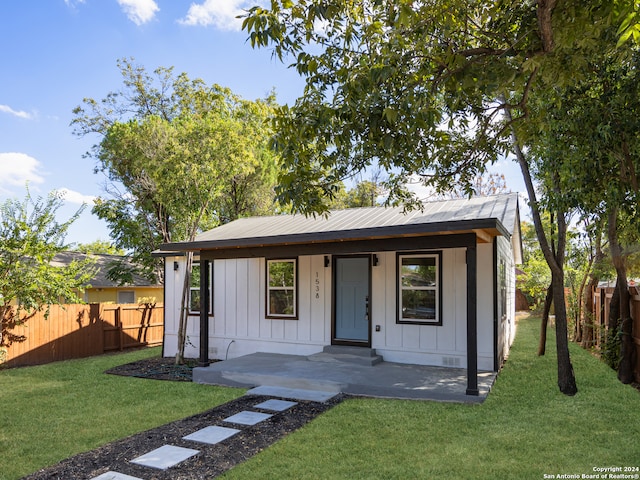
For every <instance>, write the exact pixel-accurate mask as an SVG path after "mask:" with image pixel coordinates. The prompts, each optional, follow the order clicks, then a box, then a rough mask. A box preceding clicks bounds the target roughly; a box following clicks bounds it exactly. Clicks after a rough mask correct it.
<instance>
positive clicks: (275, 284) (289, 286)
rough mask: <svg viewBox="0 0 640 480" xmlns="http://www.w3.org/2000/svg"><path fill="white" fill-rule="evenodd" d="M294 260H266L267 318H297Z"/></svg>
mask: <svg viewBox="0 0 640 480" xmlns="http://www.w3.org/2000/svg"><path fill="white" fill-rule="evenodd" d="M296 263H297V262H296V260H295V259H287V260H267V315H266V316H267V318H297V315H298V312H297V300H298V299H297V293H296V288H297V285H296V283H297V279H296V276H297V272H296V266H297V265H296Z"/></svg>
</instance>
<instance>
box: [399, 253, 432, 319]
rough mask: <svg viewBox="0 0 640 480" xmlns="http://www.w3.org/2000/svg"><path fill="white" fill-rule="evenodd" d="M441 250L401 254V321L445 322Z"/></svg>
mask: <svg viewBox="0 0 640 480" xmlns="http://www.w3.org/2000/svg"><path fill="white" fill-rule="evenodd" d="M441 264H442V253H441V252H435V253H408V254H398V258H397V265H398V320H397V321H398V323H415V324H425V325H442V291H441V284H442V271H441V270H442V268H441Z"/></svg>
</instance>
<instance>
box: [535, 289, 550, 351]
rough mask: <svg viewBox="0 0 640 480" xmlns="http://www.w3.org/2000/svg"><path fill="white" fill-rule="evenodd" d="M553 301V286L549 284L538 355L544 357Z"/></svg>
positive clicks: (541, 324) (543, 310)
mask: <svg viewBox="0 0 640 480" xmlns="http://www.w3.org/2000/svg"><path fill="white" fill-rule="evenodd" d="M552 303H553V287H552V286H551V285H549V287H548V288H547V295H546V296H545V297H544V306H543V307H542V320H541V321H540V342H539V343H538V356H539V357H542V356H543V355H544V354H545V353H546V352H547V327H548V326H549V313H550V312H551V304H552Z"/></svg>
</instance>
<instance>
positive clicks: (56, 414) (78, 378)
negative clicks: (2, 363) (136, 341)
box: [0, 348, 244, 480]
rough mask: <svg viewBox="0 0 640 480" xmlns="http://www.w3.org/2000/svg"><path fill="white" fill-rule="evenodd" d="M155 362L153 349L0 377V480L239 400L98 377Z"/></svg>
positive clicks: (221, 391)
mask: <svg viewBox="0 0 640 480" xmlns="http://www.w3.org/2000/svg"><path fill="white" fill-rule="evenodd" d="M158 355H160V349H159V348H152V349H146V350H138V351H134V352H129V353H123V354H112V355H103V356H99V357H92V358H88V359H81V360H72V361H66V362H57V363H52V364H49V365H42V366H37V367H25V368H16V369H8V370H0V480H9V479H17V478H20V477H22V476H24V475H27V474H29V473H32V472H34V471H36V470H38V469H40V468H42V467H45V466H48V465H52V464H55V463H57V462H58V461H60V460H63V459H65V458H67V457H70V456H72V455H74V454H76V453H79V452H83V451H87V450H91V449H92V448H95V447H97V446H100V445H103V444H105V443H108V442H111V441H113V440H117V439H120V438H124V437H126V436H129V435H131V434H133V433H137V432H141V431H144V430H147V429H150V428H153V427H156V426H158V425H162V424H165V423H168V422H170V421H173V420H176V419H180V418H184V417H187V416H189V415H193V414H195V413H198V412H202V411H205V410H208V409H210V408H213V407H215V406H216V405H219V404H221V403H225V402H227V401H229V400H231V399H233V398H236V397H238V396H240V395H242V394H243V393H244V391H243V390H239V389H231V388H218V387H212V386H205V385H198V384H194V383H189V382H167V381H159V380H145V379H140V378H132V377H121V376H116V375H106V374H104V373H103V372H104V371H105V370H107V369H109V368H111V367H114V366H116V365H121V364H124V363H129V362H132V361H135V360H139V359H141V358H146V357H150V356H158ZM69 480H71V479H69Z"/></svg>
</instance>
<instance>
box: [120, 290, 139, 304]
mask: <svg viewBox="0 0 640 480" xmlns="http://www.w3.org/2000/svg"><path fill="white" fill-rule="evenodd" d="M125 293H128V294H131V295H133V301H132V302H121V301H120V295H122V294H125ZM116 300H117V303H118V305H131V304H134V303H136V291H135V290H118V293H117V294H116Z"/></svg>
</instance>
